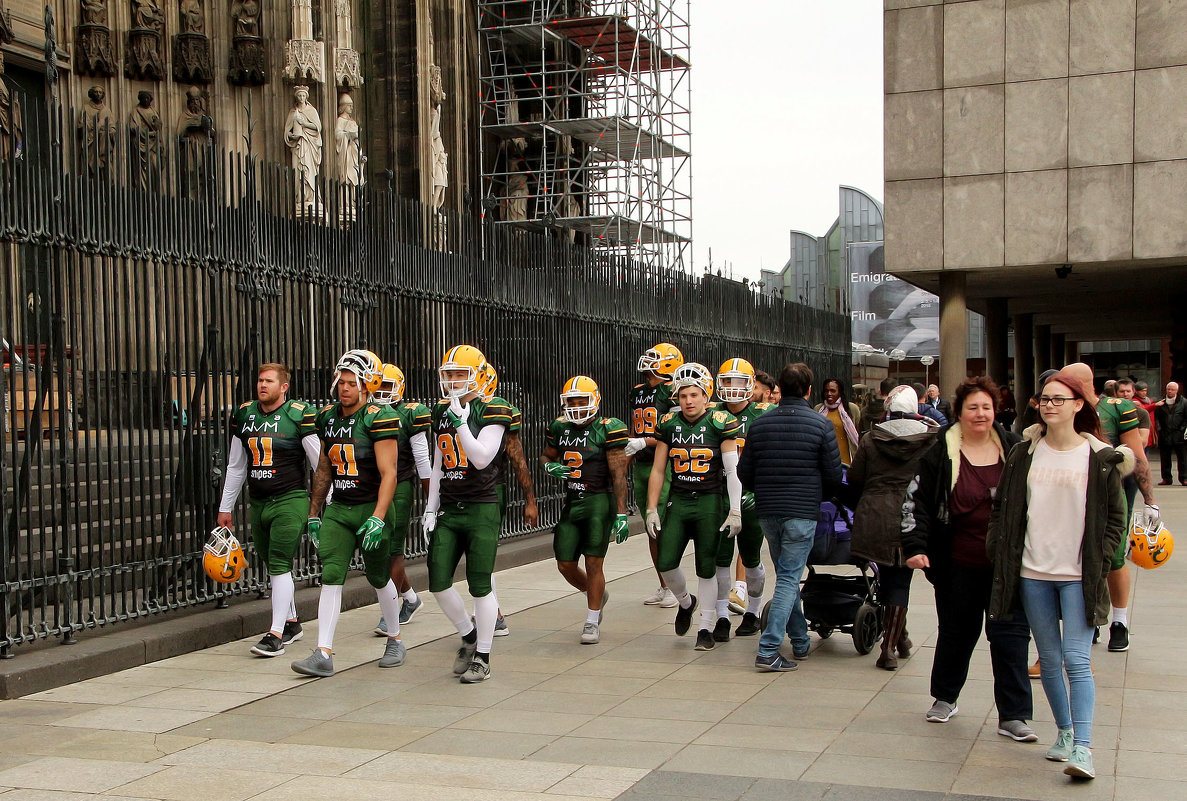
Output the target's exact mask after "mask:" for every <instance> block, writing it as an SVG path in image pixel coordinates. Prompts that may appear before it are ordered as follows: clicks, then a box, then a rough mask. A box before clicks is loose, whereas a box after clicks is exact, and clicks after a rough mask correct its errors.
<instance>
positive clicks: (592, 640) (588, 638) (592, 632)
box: [581, 623, 602, 645]
mask: <svg viewBox="0 0 1187 801" xmlns="http://www.w3.org/2000/svg"><path fill="white" fill-rule="evenodd" d="M601 638H602V634H601V631H600V630H599V629H598V624H597V623H586V624H585V627H584V628H583V629H581V644H582V645H596V644H597V642H598V640H600V639H601Z"/></svg>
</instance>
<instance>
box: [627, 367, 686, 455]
mask: <svg viewBox="0 0 1187 801" xmlns="http://www.w3.org/2000/svg"><path fill="white" fill-rule="evenodd" d="M630 405H631V421H630V422H631V436H632V437H654V436H655V426H656V424H658V423H659V420H660V418H661V417H663V416H664V415H665V414H667V413H668V412H669V411H671V410H672V409H674V408H675V407H676V406H677V405H678V404H677V403H676V401H674V400H672V382H671V381H665V382H664V383H662V384H656V385H655V386H654V387H653V386H651V385H650V384H648V383H646V382H644V383H642V384H636V385H635V388H634V389H632V390H631V395H630ZM634 458H635V462H636V463H637V464H651V463H652V462H653V461H655V448H644V449H643V450H641V451H639V452H638V453H636V454H635V457H634Z"/></svg>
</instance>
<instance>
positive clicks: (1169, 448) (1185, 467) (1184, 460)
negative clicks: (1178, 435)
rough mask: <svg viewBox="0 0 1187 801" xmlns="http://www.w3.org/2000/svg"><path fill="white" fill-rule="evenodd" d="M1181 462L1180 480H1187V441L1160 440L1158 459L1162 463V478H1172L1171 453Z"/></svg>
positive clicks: (1165, 479) (1167, 479)
mask: <svg viewBox="0 0 1187 801" xmlns="http://www.w3.org/2000/svg"><path fill="white" fill-rule="evenodd" d="M1172 454H1173V455H1174V457H1175V461H1177V462H1178V463H1179V481H1181V482H1182V481H1187V442H1167V441H1165V440H1162V439H1160V440H1158V461H1159V462H1161V463H1162V480H1163V481H1170V480H1171V455H1172Z"/></svg>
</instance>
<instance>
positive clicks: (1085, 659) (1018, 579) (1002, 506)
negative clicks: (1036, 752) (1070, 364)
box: [986, 372, 1133, 779]
mask: <svg viewBox="0 0 1187 801" xmlns="http://www.w3.org/2000/svg"><path fill="white" fill-rule="evenodd" d="M1090 394H1091V390H1089V389H1087V388H1086V387H1085V386H1084V385H1083V382H1082V381H1081V380H1080V379H1079V378H1078V377H1077V376H1075V375H1074V374H1072V373H1070V372H1060V373H1057V374H1056V375H1054V376H1052V377H1051V378H1050V379H1049V380H1048V381H1047V382H1046V383H1045V384H1044V385H1043V389H1042V394H1041V395H1040V396H1039V414H1040V415H1041V420H1040V421H1039V423H1038V424H1037V425H1033V426H1031V427H1030V428H1028V429H1027V430H1026V431H1025V432H1024V433H1023V441H1022V442H1021V443H1019V444H1018V445H1017V446H1015V447H1014V449H1013V450H1012V451H1010V456H1009V458H1008V459H1007V460H1006V466H1005V469H1004V470H1003V471H1002V478H1001V484H1000V485H999V486H1000V492H999V493H998V496H997V499H996V500H995V502H994V507H993V518H992V520H991V521H990V525H989V537H988V540H987V543H986V544H987V547H988V553H989V558H990V561H991V562H992V563H993V592H992V594H991V597H990V601H989V616H990V619H991V620H1004V619H1007V618H1009V617H1010V616H1011V614H1013V612H1014V609H1015V607H1016V605H1017V604H1018V602H1019V601H1021V604H1022V607H1023V609H1024V610H1025V612H1026V617H1027V619H1028V620H1030V621H1033V623H1032V628H1033V631H1034V638H1035V645H1036V646H1038V649H1039V663H1040V664H1041V665H1042V673H1041V678H1042V680H1043V691H1044V693H1045V694H1046V696H1047V703H1049V704H1050V705H1051V712H1052V714H1053V715H1054V716H1055V725H1056V726H1058V727H1059V733H1058V735H1057V736H1056V739H1055V744H1054V745H1052V746H1051V749H1050V750H1049V751H1047V759H1050V760H1052V761H1054V762H1067V763H1068V764H1067V767H1066V768H1065V769H1064V771H1063V772H1064V773H1066V774H1068V775H1069V776H1075V777H1079V778H1084V779H1092V778H1094V777H1095V776H1096V771H1095V769H1094V767H1093V764H1092V750H1091V749H1092V717H1093V714H1092V713H1093V707H1094V706H1095V703H1096V685H1095V683H1094V681H1093V678H1092V665H1091V663H1090V654H1091V650H1092V633H1093V629H1094V628H1095V627H1096V626H1103V625H1105V624H1106V623H1108V622H1109V587H1108V575H1109V569H1110V567H1111V565H1112V558H1113V553H1114V552H1115V551H1116V550H1117V546H1118V545H1119V544H1120V543H1121V537H1122V536H1123V535H1124V533H1125V520H1126V514H1127V512H1126V503H1125V496H1124V495H1123V494H1122V492H1121V479H1122V477H1123V475H1125V474H1127V473H1128V472H1130V471H1132V469H1133V453H1132V452H1131V451H1130V450H1129V448H1127V447H1125V446H1120V447H1118V448H1116V449H1114V448H1112V447H1111V446H1110V445H1109V444H1108V443H1106V442H1102V441H1101V438H1102V434H1101V428H1100V419H1099V418H1098V417H1097V414H1096V411H1095V409H1093V406H1092V403H1091V402H1090V401H1089V400H1088V398H1089V397H1090ZM1061 621H1062V623H1063V625H1062V627H1061V626H1060V622H1061ZM1065 673H1066V676H1067V682H1066V683H1065V682H1064V675H1065Z"/></svg>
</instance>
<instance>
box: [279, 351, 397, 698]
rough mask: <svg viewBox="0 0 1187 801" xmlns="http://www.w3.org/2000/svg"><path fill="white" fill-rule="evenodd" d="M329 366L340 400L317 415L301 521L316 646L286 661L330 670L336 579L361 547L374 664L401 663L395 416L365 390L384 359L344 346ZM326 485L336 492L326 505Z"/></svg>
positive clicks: (338, 608)
mask: <svg viewBox="0 0 1187 801" xmlns="http://www.w3.org/2000/svg"><path fill="white" fill-rule="evenodd" d="M334 370H335V373H334V385H333V387H331V392H332V393H334V394H336V395H337V396H338V402H337V403H331V404H330V405H329V406H326V407H325V408H324V409H322V410H321V412H320V413H318V415H317V431H318V435H319V436H320V437H321V446H322V450H321V459H320V461H319V462H318V465H317V473H316V474H314V476H313V493H312V494H311V496H310V499H309V520H308V521H307V522H306V524H305V526H306V531H307V532H308V534H309V539H310V540H312V541H313V544H314V545H315V546H316V547H317V552H318V556H319V557H320V558H321V564H322V573H321V581H322V587H321V598H320V599H319V601H318V605H317V623H318V632H317V648H315V649H313V653H312V654H310V655H309V656H308V657H306V658H305V659H302V660H299V661H296V662H293V663H292V668H293V670H294V671H296V672H297V673H300V674H302V675H304V676H332V675H334V657H333V653H334V629H335V628H337V626H338V616H339V615H340V614H341V613H342V585H343V584H344V583H345V582H346V572H347V570H348V569H349V567H350V559H351V557H352V556H353V555H354V552H355V549H356V548H357V549H359V550H361V551H362V555H363V565H364V567H365V569H366V575H367V581H368V582H369V583H370V584H371V586H372V587H374V588H375V595H376V597H377V598H378V600H379V608H380V610H381V611H382V612H383V617H384V619H385V620H386V621H387V622H388V635H387V642H386V644H385V646H384V651H383V657H382V658H381V659H380V660H379V666H380V667H384V668H386V667H399V666H400V665H402V664H404V657H405V655H406V651H405V649H404V643H402V642H401V641H400V626H399V620H400V608H399V605H398V602H399V599H400V594H399V592H397V591H396V585H395V583H394V582H393V581H392V577H391V561H390V558H389V557H390V547H391V542H390V540H391V531H390V530H389V528H388V526H387V523H386V520H387V516H388V512H389V510H390V507H391V504H392V497H393V496H394V495H395V491H396V481H397V480H396V476H397V464H396V461H397V459H398V457H399V450H400V445H399V438H400V416H399V415H398V414H397V413H396V410H395V409H393V408H392V407H391V406H383V405H380V404H378V403H371V402H370V398H369V395H370V393H373V392H375V391H377V390H378V389H379V388H380V384H381V382H382V380H383V372H382V371H383V366H382V364H381V363H380V361H379V358H378V357H377V356H376V355H375V354H374V353H371V352H370V351H366V350H351V351H347V352H346V353H345V354H343V356H342V358H341V359H339V360H338V364H337V366H336V367H335V368H334ZM331 485H332V486H333V489H334V495H333V498H332V499H331V501H330V503H329V505H328V506H327V505H326V503H325V501H326V495H327V494H328V493H329V491H330V487H331ZM323 506H324V507H325V514H324V518H323V516H322V508H323ZM393 621H395V622H394V624H393Z"/></svg>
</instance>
